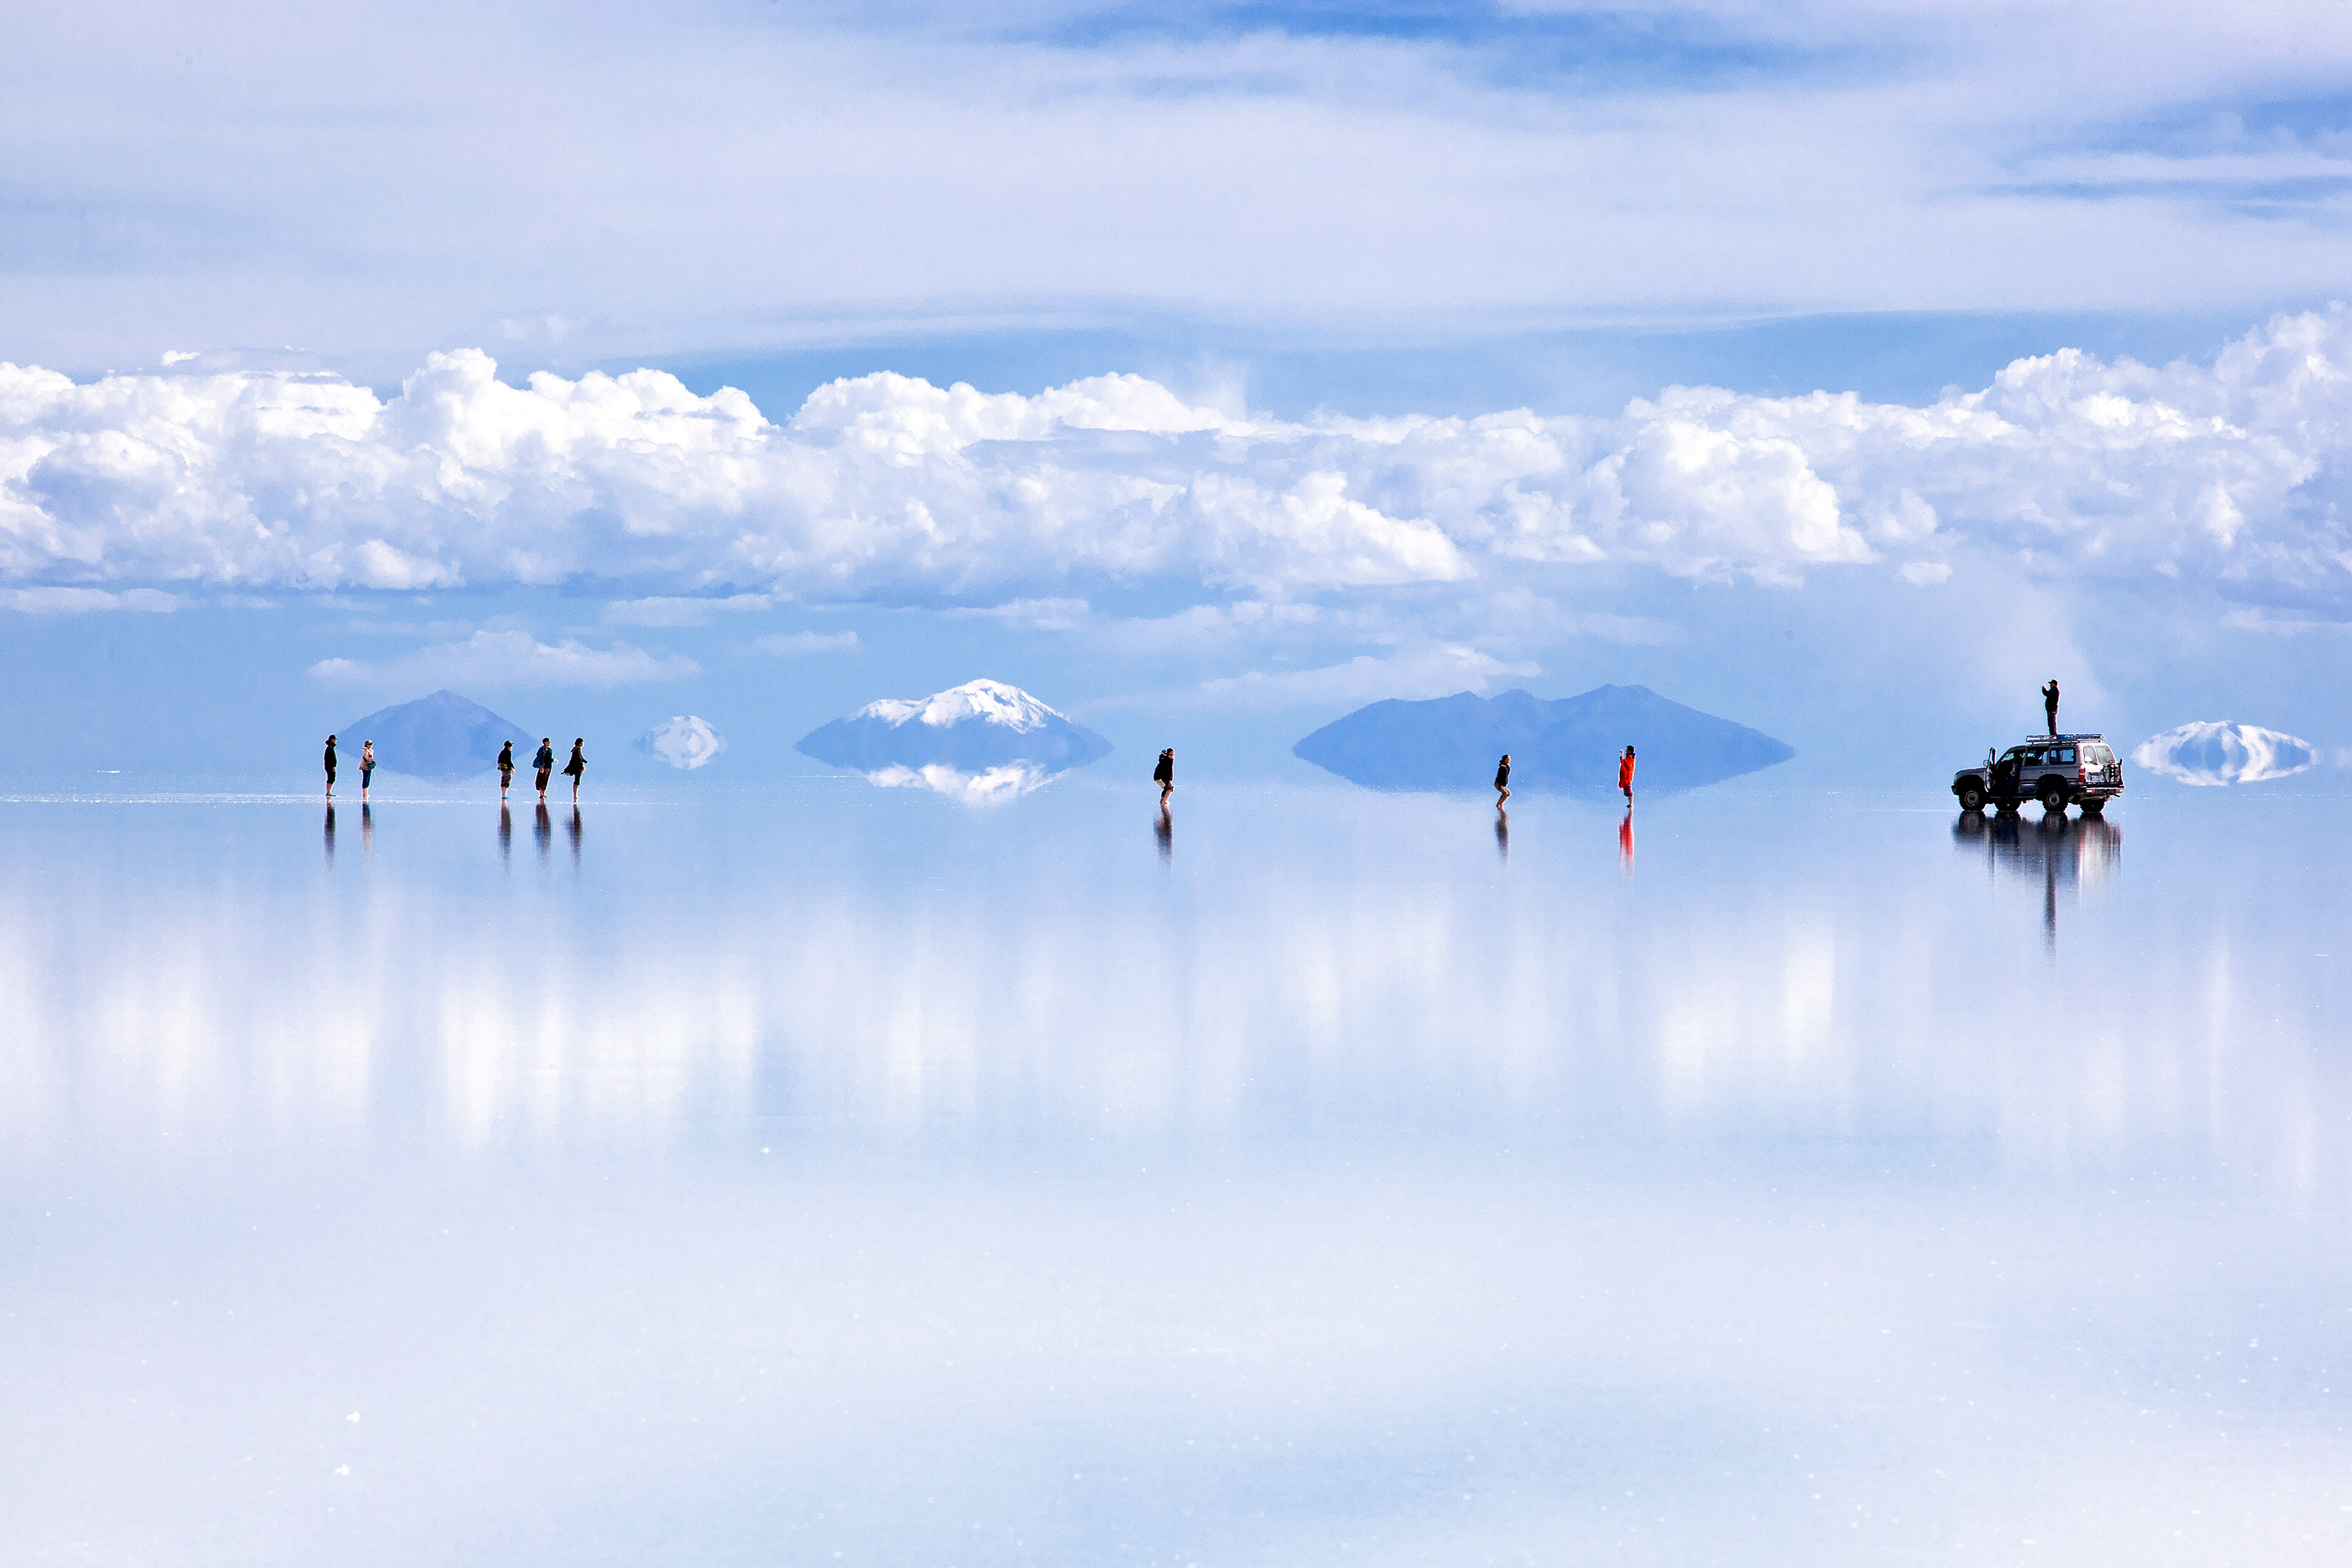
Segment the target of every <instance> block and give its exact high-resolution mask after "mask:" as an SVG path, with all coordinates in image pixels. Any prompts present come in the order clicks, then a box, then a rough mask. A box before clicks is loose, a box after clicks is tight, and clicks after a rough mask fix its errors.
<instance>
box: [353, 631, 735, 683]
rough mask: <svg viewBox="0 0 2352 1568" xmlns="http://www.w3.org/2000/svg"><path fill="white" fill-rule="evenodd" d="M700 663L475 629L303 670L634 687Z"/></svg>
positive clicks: (366, 677)
mask: <svg viewBox="0 0 2352 1568" xmlns="http://www.w3.org/2000/svg"><path fill="white" fill-rule="evenodd" d="M700 669H701V667H700V666H699V665H698V664H696V663H695V662H694V660H692V659H690V658H684V657H683V656H680V655H677V654H667V655H661V654H652V653H648V652H646V650H645V649H643V648H640V647H631V646H630V645H629V644H627V643H625V642H616V643H614V645H613V646H612V647H608V648H592V647H587V646H586V645H584V644H583V643H580V642H576V641H573V640H572V639H570V638H566V639H565V640H563V641H562V642H560V643H543V642H541V641H539V640H538V639H537V638H535V637H532V636H531V635H530V633H528V632H519V631H478V632H476V633H475V634H474V635H473V636H472V637H468V638H467V639H466V640H465V641H464V642H454V643H440V644H436V645H435V646H433V647H422V648H418V649H416V650H415V652H413V653H408V654H404V655H402V656H401V657H399V658H392V659H385V660H381V661H369V660H360V659H349V658H327V659H320V661H319V662H318V663H316V664H314V665H312V666H311V667H310V673H311V675H312V676H314V677H316V678H317V679H321V680H334V681H350V682H360V681H366V682H373V683H378V684H385V683H390V684H400V685H413V686H419V687H424V688H426V689H431V688H436V687H457V686H588V687H610V686H635V685H641V684H645V683H646V682H651V681H660V680H678V679H684V678H685V677H687V676H689V675H695V674H698V673H699V672H700Z"/></svg>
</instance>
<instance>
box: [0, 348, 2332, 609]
mask: <svg viewBox="0 0 2352 1568" xmlns="http://www.w3.org/2000/svg"><path fill="white" fill-rule="evenodd" d="M494 368H495V367H494V366H493V365H492V363H491V362H490V361H489V360H488V357H487V356H485V355H482V354H480V353H471V352H468V353H450V354H436V355H435V356H433V358H432V359H431V360H430V361H429V362H428V363H426V365H425V368H424V369H422V370H420V371H419V372H418V373H417V374H415V375H414V376H412V377H411V378H410V379H409V380H408V381H407V383H405V384H404V387H403V390H402V392H401V394H400V395H398V396H396V397H394V398H393V399H391V400H390V401H388V402H379V401H378V400H377V398H376V397H375V396H374V395H373V393H371V392H369V391H368V390H367V389H365V388H363V387H354V386H351V385H348V384H343V383H341V382H338V381H334V380H331V379H329V378H322V377H320V376H318V375H315V374H293V373H287V374H278V373H263V372H252V373H244V372H225V373H221V374H187V375H178V376H173V377H155V376H109V377H107V378H104V379H102V380H100V381H98V382H95V383H91V384H74V383H73V382H71V381H69V380H68V378H66V377H64V376H60V375H57V374H54V373H50V372H47V371H40V370H29V369H22V368H18V367H14V366H0V578H13V579H15V580H16V581H17V582H18V583H38V582H40V581H41V580H42V579H44V578H54V577H57V576H59V575H64V574H72V575H73V576H74V577H75V578H76V579H77V580H78V581H81V582H89V581H90V580H92V579H93V578H95V579H102V580H104V581H106V582H107V583H109V584H123V583H142V582H172V583H186V582H196V583H206V584H219V585H225V586H236V585H276V586H290V587H299V588H314V589H315V588H329V587H334V586H339V585H343V584H359V585H373V586H379V587H384V586H390V587H418V586H437V585H444V584H472V585H476V586H489V585H497V584H546V583H554V582H559V581H563V580H568V579H572V578H575V577H578V576H582V575H590V576H602V577H605V578H608V579H621V580H634V581H640V582H645V583H646V584H648V585H654V584H660V585H663V586H667V587H670V588H674V589H676V590H677V592H675V593H671V594H666V595H658V596H654V597H647V598H638V599H632V600H622V601H615V602H614V604H612V605H609V606H607V608H606V611H605V615H606V617H607V619H608V620H610V621H612V622H614V623H616V624H632V625H647V626H662V625H671V626H675V625H688V624H699V623H700V622H702V621H703V620H704V619H706V618H708V617H713V616H719V615H721V614H726V613H732V612H736V611H742V610H752V609H761V608H767V607H771V606H772V605H773V604H774V603H776V602H779V601H780V600H781V599H782V598H783V597H784V596H786V595H794V596H801V597H809V596H816V595H824V596H830V597H835V598H839V597H847V596H856V595H874V596H879V597H885V598H887V599H889V600H891V601H893V602H896V603H899V604H916V605H919V604H924V603H933V604H937V603H941V602H944V603H948V604H969V603H970V602H971V599H972V598H974V597H975V596H978V595H983V594H987V593H991V592H1002V593H1004V594H1006V595H1008V597H1007V599H1006V601H1005V602H1004V603H1003V604H1001V605H997V606H995V607H994V608H992V609H990V610H986V611H981V612H976V613H981V614H988V615H993V616H999V617H1001V618H1003V619H1004V620H1006V621H1007V622H1008V624H1026V625H1032V626H1052V625H1057V624H1061V623H1064V622H1069V623H1073V624H1075V623H1076V621H1078V620H1079V619H1080V618H1081V617H1083V616H1086V615H1087V613H1088V612H1087V610H1086V608H1085V605H1086V600H1084V599H1082V598H1080V597H1078V596H1077V595H1075V594H1073V593H1070V592H1068V590H1069V589H1071V588H1075V587H1077V586H1080V585H1083V584H1175V585H1178V586H1181V587H1184V588H1186V589H1189V590H1195V591H1205V592H1207V593H1209V594H1211V595H1242V596H1244V598H1246V599H1249V600H1256V601H1265V602H1273V603H1279V602H1284V601H1286V600H1291V599H1296V598H1298V597H1301V596H1305V595H1316V594H1319V593H1324V592H1328V591H1334V590H1344V589H1350V588H1363V587H1413V586H1416V585H1441V584H1476V585H1477V588H1476V591H1477V592H1481V593H1486V594H1493V593H1496V592H1498V591H1502V590H1504V589H1506V588H1507V587H1508V586H1509V585H1511V584H1514V583H1516V582H1517V581H1518V580H1519V579H1520V578H1522V577H1524V576H1526V575H1527V574H1528V573H1529V572H1530V571H1533V570H1543V571H1550V572H1570V573H1572V572H1574V571H1575V570H1576V569H1578V568H1580V567H1587V566H1590V567H1608V568H1622V567H1637V568H1646V569H1653V570H1655V571H1658V572H1663V573H1664V574H1669V575H1671V576H1675V577H1681V578H1687V579H1690V580H1693V581H1703V582H1727V581H1737V580H1743V579H1744V580H1748V581H1751V582H1755V583H1759V584H1768V585H1790V584H1797V583H1800V582H1801V581H1803V580H1805V579H1806V577H1807V576H1808V575H1809V574H1821V573H1832V574H1839V573H1844V574H1852V573H1876V574H1885V575H1887V576H1890V577H1895V578H1899V579H1900V580H1902V581H1905V582H1907V583H1911V584H1919V585H1923V586H1924V585H1928V584H1935V583H1938V582H1942V581H1945V580H1947V579H1948V577H1949V576H1950V575H1951V574H1953V573H1954V571H1955V570H1956V569H1957V568H1958V566H1959V565H1961V564H1964V563H1966V562H1968V561H1969V560H1970V559H1975V558H1980V559H1987V560H1990V561H1994V562H1996V563H2000V564H2002V565H2003V566H2004V567H2006V568H2010V569H2013V570H2015V571H2017V572H2019V573H2021V574H2024V575H2025V576H2027V577H2029V578H2043V579H2052V580H2056V579H2091V580H2098V581H2103V582H2114V583H2126V584H2133V583H2140V584H2145V583H2148V582H2152V581H2154V580H2155V579H2156V578H2158V577H2163V578H2167V579H2169V580H2175V581H2182V582H2196V583H2200V584H2204V585H2205V586H2206V587H2207V588H2208V589H2209V590H2210V591H2213V592H2217V593H2220V594H2222V595H2225V596H2239V597H2242V598H2246V599H2249V600H2251V599H2253V598H2254V597H2256V596H2257V595H2271V596H2272V597H2273V599H2276V598H2281V597H2288V598H2292V599H2293V600H2294V602H2296V603H2298V604H2300V605H2305V606H2306V607H2308V608H2310V609H2311V610H2313V612H2314V613H2315V616H2316V618H2332V619H2347V618H2352V533H2347V526H2346V524H2345V523H2343V522H2342V521H2340V520H2341V519H2342V518H2343V517H2344V516H2345V515H2347V512H2352V494H2347V479H2346V476H2347V475H2352V311H2347V310H2345V309H2343V308H2333V309H2331V310H2326V311H2323V312H2316V313H2313V314H2307V315H2302V316H2293V317H2284V318H2281V319H2279V320H2278V321H2273V322H2272V323H2271V324H2270V325H2269V326H2267V327H2265V328H2263V330H2261V331H2256V332H2253V333H2252V334H2250V335H2248V336H2247V337H2246V338H2244V339H2242V340H2241V341H2239V342H2235V343H2232V344H2231V345H2230V346H2229V347H2228V348H2227V349H2226V350H2225V351H2224V352H2223V353H2221V355H2220V356H2219V357H2218V358H2217V360H2216V361H2215V362H2214V363H2211V364H2209V365H2188V364H2179V365H2173V366H2168V367H2166V368H2163V369H2160V370H2159V369H2151V368H2148V367H2146V366H2142V365H2138V364H2135V363H2131V362H2128V361H2125V362H2120V363H2116V364H2105V363H2101V362H2099V361H2097V360H2095V359H2093V358H2091V357H2089V356H2087V355H2084V354H2081V353H2075V352H2074V351H2071V350H2069V351H2065V352H2063V353H2056V354H2052V355H2048V356H2043V357H2041V358H2035V359H2026V360H2020V361H2018V362H2017V363H2014V364H2012V365H2011V366H2009V367H2008V368H2007V369H2006V370H2004V371H2002V372H2001V373H2000V375H1999V376H1998V377H1997V378H1995V380H1994V382H1993V384H1991V385H1990V386H1989V387H1987V388H1985V389H1983V390H1981V391H1979V392H1974V393H1960V392H1953V393H1950V394H1948V395H1945V396H1944V397H1942V398H1941V399H1939V400H1938V401H1937V402H1936V403H1933V404H1931V405H1927V406H1924V407H1911V406H1907V405H1892V404H1872V403H1866V402H1864V401H1862V400H1861V399H1859V398H1857V397H1855V396H1853V395H1832V394H1827V393H1815V394H1812V395H1808V396H1803V397H1787V398H1767V397H1754V396H1747V395H1738V394H1734V393H1730V392H1726V391H1722V390H1719V389H1711V388H1704V387H1701V388H1687V387H1675V388H1669V389H1667V390H1665V391H1664V392H1663V393H1661V394H1659V395H1657V396H1656V397H1654V398H1649V399H1643V400H1637V401H1636V402H1634V403H1633V404H1632V405H1629V406H1628V408H1627V410H1626V411H1625V413H1624V415H1623V416H1621V417H1618V418H1614V419H1591V418H1578V417H1565V418H1544V417H1539V416H1536V415H1533V414H1530V413H1527V412H1524V411H1521V412H1517V413H1505V414H1495V415H1489V416H1482V417H1478V418H1444V419H1440V418H1429V417H1420V416H1414V417H1405V418H1397V419H1388V420H1378V421H1371V420H1349V419H1339V418H1328V419H1322V420H1318V421H1316V422H1312V423H1308V424H1279V423H1271V422H1264V421H1260V422H1255V423H1253V422H1249V421H1245V420H1238V419H1235V418H1233V417H1231V416H1226V415H1223V414H1221V413H1217V412H1215V411H1213V410H1205V409H1201V408H1196V407H1192V406H1190V405H1185V404H1183V403H1182V402H1181V401H1180V400H1178V399H1177V398H1175V397H1174V396H1173V395H1170V394H1168V393H1167V392H1166V391H1165V389H1163V388H1160V387H1158V386H1157V385H1156V384H1152V383H1150V382H1147V381H1142V380H1140V379H1139V378H1138V377H1134V376H1105V377H1097V378H1094V379H1093V380H1090V381H1084V382H1076V383H1073V384H1070V385H1069V386H1066V387H1062V388H1057V389H1055V390H1053V391H1049V392H1046V393H1042V394H1039V395H1036V396H1034V397H1024V396H1020V395H1013V394H1003V395H982V394H979V393H976V392H973V391H972V390H971V388H969V387H955V388H947V389H941V388H938V387H933V386H930V385H929V384H926V383H923V382H920V381H915V380H911V379H909V378H907V377H903V376H894V375H875V376H868V377H865V378H863V379H861V380H859V381H856V382H838V383H835V384H832V385H830V386H828V387H824V388H821V389H819V391H818V392H817V393H816V394H814V395H812V396H811V398H810V399H809V401H808V402H807V404H806V405H803V408H802V409H801V410H800V411H799V413H798V414H797V415H796V416H794V417H793V418H792V419H791V420H789V421H788V422H786V423H783V424H775V423H772V422H770V421H769V420H767V419H766V418H764V417H763V416H761V413H760V411H759V410H758V409H757V408H755V407H754V406H753V405H752V404H751V401H750V399H748V398H747V397H745V396H744V395H742V394H740V393H738V392H733V391H721V392H719V393H717V394H714V395H711V396H709V397H699V396H697V395H694V394H692V393H690V392H688V390H687V389H686V388H685V387H684V386H683V385H682V384H679V383H678V382H677V380H676V379H674V378H672V377H670V376H668V375H666V374H660V373H657V372H653V371H637V372H633V373H630V374H626V375H623V376H619V377H611V376H605V375H601V374H592V375H588V376H584V377H583V378H582V379H580V380H578V381H566V380H563V379H562V378H560V377H556V376H552V375H546V374H541V375H535V376H533V377H531V378H530V384H529V385H528V386H525V387H513V386H509V385H507V384H503V383H501V382H499V380H498V379H497V378H496V376H495V375H494V374H493V371H494ZM717 584H745V585H746V586H745V588H744V591H742V592H738V593H735V594H732V595H728V596H717V595H713V594H710V593H709V592H707V590H709V588H711V587H713V586H714V585H717ZM2331 611H2332V612H2335V613H2333V614H2330V613H2329V612H2331Z"/></svg>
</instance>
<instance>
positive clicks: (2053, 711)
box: [2042, 677, 2058, 739]
mask: <svg viewBox="0 0 2352 1568" xmlns="http://www.w3.org/2000/svg"><path fill="white" fill-rule="evenodd" d="M2042 713H2043V715H2044V716H2045V717H2046V718H2047V719H2048V720H2049V724H2050V734H2051V736H2052V738H2053V739H2055V738H2056V736H2057V734H2058V681H2057V679H2056V678H2055V677H2053V678H2052V679H2051V682H2050V684H2049V685H2047V686H2045V687H2043V688H2042Z"/></svg>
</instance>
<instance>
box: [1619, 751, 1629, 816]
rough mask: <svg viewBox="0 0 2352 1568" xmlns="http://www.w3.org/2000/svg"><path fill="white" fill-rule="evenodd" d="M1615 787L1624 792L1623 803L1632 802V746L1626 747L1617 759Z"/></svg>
mask: <svg viewBox="0 0 2352 1568" xmlns="http://www.w3.org/2000/svg"><path fill="white" fill-rule="evenodd" d="M1617 787H1618V788H1619V789H1622V790H1623V791H1624V792H1625V804H1626V805H1633V747H1631V746H1628V747H1626V748H1625V754H1624V755H1623V756H1622V757H1620V758H1618V759H1617Z"/></svg>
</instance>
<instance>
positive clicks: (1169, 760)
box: [1151, 746, 1216, 812]
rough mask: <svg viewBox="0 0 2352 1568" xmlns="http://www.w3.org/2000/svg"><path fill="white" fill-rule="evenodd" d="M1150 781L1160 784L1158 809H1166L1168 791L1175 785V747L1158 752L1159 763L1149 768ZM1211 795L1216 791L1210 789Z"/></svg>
mask: <svg viewBox="0 0 2352 1568" xmlns="http://www.w3.org/2000/svg"><path fill="white" fill-rule="evenodd" d="M1151 782H1152V783H1153V784H1158V785H1159V786H1160V810H1161V811H1163V812H1164V811H1166V810H1167V809H1168V795H1169V792H1170V791H1171V790H1173V789H1174V788H1175V787H1176V748H1175V747H1173V746H1171V747H1169V748H1168V749H1167V750H1165V751H1163V752H1160V765H1159V766H1158V767H1156V768H1154V769H1152V770H1151ZM1210 793H1211V794H1212V795H1213V794H1215V793H1216V792H1215V791H1213V790H1212V791H1210Z"/></svg>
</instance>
